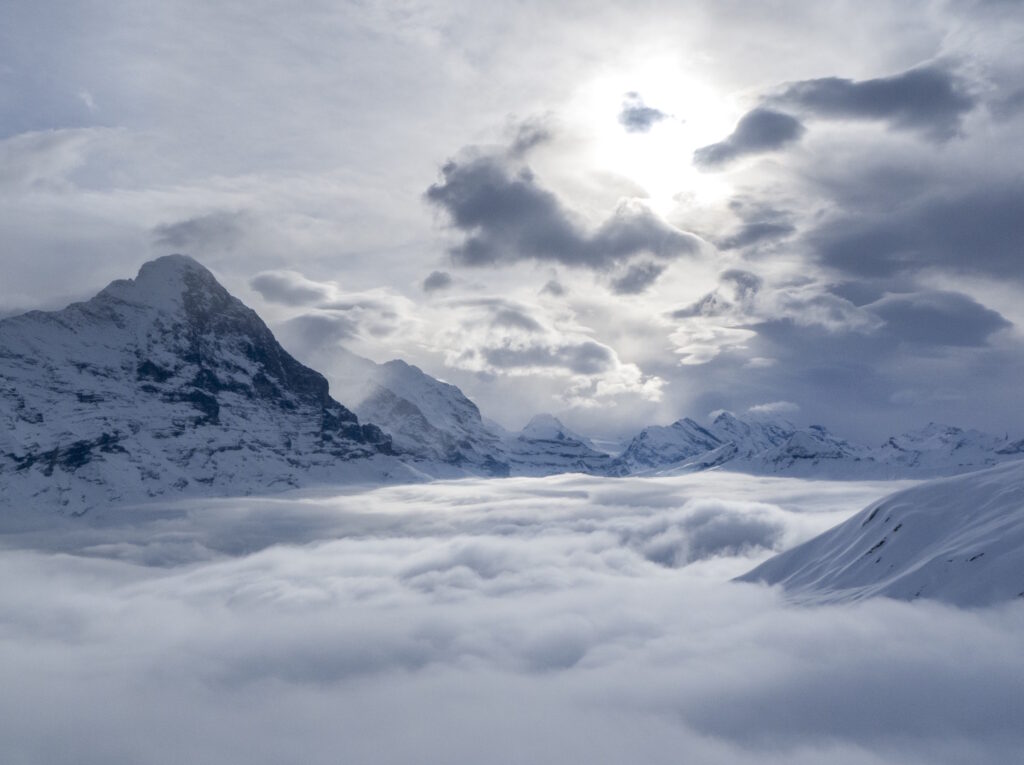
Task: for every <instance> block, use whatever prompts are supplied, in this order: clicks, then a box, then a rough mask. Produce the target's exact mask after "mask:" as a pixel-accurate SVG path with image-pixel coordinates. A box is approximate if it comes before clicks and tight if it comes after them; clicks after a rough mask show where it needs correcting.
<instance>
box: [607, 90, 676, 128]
mask: <svg viewBox="0 0 1024 765" xmlns="http://www.w3.org/2000/svg"><path fill="white" fill-rule="evenodd" d="M666 117H668V115H667V114H665V113H664V112H663V111H661V110H660V109H655V108H653V107H651V106H646V105H645V104H644V102H643V99H641V98H640V94H639V93H634V92H631V93H627V94H626V100H625V101H623V102H622V111H621V112H619V124H620V125H622V126H623V127H624V128H626V131H627V132H629V133H646V132H647V131H649V130H650V129H651V128H652V127H654V125H655V124H656V123H658V122H661V121H662V120H663V119H665V118H666Z"/></svg>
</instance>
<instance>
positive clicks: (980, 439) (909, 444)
mask: <svg viewBox="0 0 1024 765" xmlns="http://www.w3.org/2000/svg"><path fill="white" fill-rule="evenodd" d="M1022 446H1024V444H1022ZM1015 454H1024V449H1021V450H1019V451H1018V450H1017V449H1016V448H1015V447H1014V445H1013V444H1009V443H1007V441H1006V439H1002V438H999V437H998V436H993V435H991V434H989V433H982V432H981V431H979V430H964V429H962V428H956V427H952V426H950V425H939V424H937V423H934V422H930V423H928V425H926V426H925V427H924V428H921V429H920V430H916V431H911V432H909V433H904V434H903V435H900V436H894V437H893V438H890V439H889V440H888V441H886V442H885V443H884V444H882V446H881V447H880V448H879V449H878V450H877V452H876V458H877V459H878V460H879V461H881V462H884V463H885V464H887V465H892V466H894V467H900V468H909V469H912V470H914V471H915V472H916V473H918V474H920V475H922V476H924V475H932V476H940V475H949V474H950V473H952V472H963V471H965V470H966V471H970V470H979V469H981V468H983V467H988V466H991V465H995V464H996V463H997V462H1000V461H1003V460H1005V459H1006V458H1009V457H1013V456H1014V455H1015Z"/></svg>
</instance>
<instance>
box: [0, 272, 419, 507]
mask: <svg viewBox="0 0 1024 765" xmlns="http://www.w3.org/2000/svg"><path fill="white" fill-rule="evenodd" d="M0 360H2V367H0V424H2V426H3V433H2V434H0V439H2V440H0V485H2V486H3V487H4V489H5V492H6V493H7V494H8V495H9V496H10V497H12V498H13V499H14V503H15V504H19V503H20V504H23V505H25V506H27V507H30V508H35V507H39V506H58V507H62V508H64V509H66V510H67V511H69V512H81V511H84V510H85V509H88V508H89V507H91V506H93V505H98V504H102V503H105V502H109V501H115V500H135V499H138V500H141V499H145V498H148V497H153V496H159V495H162V494H168V493H177V492H186V493H192V492H200V493H213V494H224V493H249V492H252V491H264V490H270V489H273V488H283V487H288V486H297V485H299V483H300V482H302V483H307V482H310V481H313V482H315V481H318V480H320V481H324V480H352V479H363V478H365V479H367V480H379V478H380V477H383V476H384V474H386V473H388V472H389V470H390V469H397V470H399V471H401V469H402V468H401V466H400V465H399V464H398V463H397V461H395V460H393V459H389V458H388V457H387V456H386V455H390V454H391V453H392V447H391V442H390V438H389V437H388V436H387V435H385V434H384V433H383V432H382V431H381V430H380V429H379V428H377V427H375V426H373V425H363V424H360V423H359V421H358V419H357V418H356V416H355V415H354V414H353V413H352V412H351V411H349V410H348V409H346V408H345V407H344V406H342V405H341V404H339V403H338V402H337V401H335V400H333V399H332V398H331V396H330V394H329V392H328V384H327V381H326V379H325V378H324V377H323V376H322V375H320V374H319V373H317V372H315V371H313V370H312V369H309V368H308V367H305V366H303V365H302V364H300V363H299V362H298V361H296V360H295V359H294V358H292V357H291V356H290V355H289V354H288V353H287V352H286V351H285V350H284V349H283V348H282V347H281V346H280V345H279V344H278V342H277V341H276V340H275V339H274V336H273V334H272V333H271V332H270V330H269V329H268V328H267V326H266V325H265V324H264V323H263V322H262V321H261V320H260V318H259V317H258V316H257V315H256V313H255V312H254V311H252V310H251V309H249V308H247V307H246V306H245V305H243V304H242V303H241V302H240V301H239V300H237V299H236V298H234V297H232V296H231V295H230V294H229V293H228V292H227V290H225V289H224V288H223V287H222V286H221V285H220V284H219V283H218V282H217V280H216V279H215V278H214V277H213V275H212V274H211V273H210V272H209V271H207V270H206V269H205V268H203V267H202V266H201V265H200V264H198V263H197V262H195V261H194V260H192V259H191V258H188V257H185V256H182V255H171V256H167V257H163V258H160V259H158V260H155V261H152V262H150V263H147V264H145V265H144V266H143V267H142V269H141V270H140V271H139V274H138V276H137V277H136V278H135V279H134V280H119V281H116V282H113V283H112V284H110V285H109V286H108V287H106V288H105V289H104V290H102V291H101V292H100V293H99V294H98V295H97V296H96V297H94V298H93V299H91V300H89V301H87V302H84V303H76V304H74V305H71V306H69V307H67V308H65V309H64V310H61V311H55V312H39V311H36V312H32V313H28V314H24V315H22V316H16V317H13V318H10V319H6V320H4V321H2V322H0ZM390 463H394V464H393V465H391V468H389V467H388V464H390Z"/></svg>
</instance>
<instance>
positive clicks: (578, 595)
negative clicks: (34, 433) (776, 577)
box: [0, 473, 1024, 765]
mask: <svg viewBox="0 0 1024 765" xmlns="http://www.w3.org/2000/svg"><path fill="white" fill-rule="evenodd" d="M890 488H891V487H890V485H889V484H883V483H873V482H866V481H859V482H856V483H829V482H808V481H799V480H792V479H777V478H757V477H751V476H742V475H736V474H725V473H704V474H697V475H691V476H682V477H675V478H657V479H628V480H619V479H605V478H596V477H587V476H579V475H577V476H557V477H552V478H543V479H534V478H518V479H507V480H493V479H490V480H464V481H456V482H438V483H433V484H420V485H406V486H398V487H389V488H382V489H375V490H372V491H366V490H358V491H357V490H349V491H348V493H345V494H340V495H334V494H329V493H323V492H320V493H311V492H306V493H301V494H294V493H293V494H289V495H277V496H274V497H265V498H250V499H244V500H230V499H220V500H216V499H211V500H198V499H190V500H185V501H178V502H175V503H166V502H165V503H158V504H150V505H148V506H146V507H139V508H121V509H108V510H106V511H104V512H99V513H96V514H95V515H92V514H90V515H87V516H84V517H82V518H77V519H73V518H59V517H53V516H51V517H49V518H47V519H43V518H41V517H40V516H39V515H38V514H36V515H32V516H28V517H27V518H21V519H20V521H19V522H20V523H21V525H20V526H17V525H15V520H17V519H14V518H12V517H11V516H10V515H5V516H4V519H3V523H4V525H3V533H2V534H0V543H2V544H3V546H4V548H6V549H5V550H4V552H3V554H2V555H0V578H2V581H4V582H6V583H7V584H6V586H4V587H2V588H0V740H2V741H3V752H4V758H3V759H4V760H5V762H12V763H22V762H24V763H43V762H45V763H48V765H64V764H65V763H67V764H69V765H70V763H74V764H75V765H94V764H96V765H98V764H99V763H102V764H103V765H108V764H109V763H129V762H130V763H133V764H139V765H171V764H172V763H173V764H174V765H177V764H178V763H181V762H216V763H218V765H242V764H243V763H244V765H262V764H266V765H270V764H271V763H273V764H275V765H276V763H280V762H293V761H296V760H297V759H299V760H301V761H302V762H303V763H309V765H326V764H328V763H329V764H330V765H334V764H335V763H338V762H373V763H381V764H384V765H386V764H387V763H408V762H419V763H445V764H446V765H459V764H461V763H467V764H468V763H480V762H487V763H497V764H498V765H503V764H505V763H524V762H531V763H532V762H542V763H546V762H587V763H598V764H603V763H608V764H609V765H610V764H612V763H614V764H616V765H617V764H619V763H623V762H645V763H653V764H655V765H657V764H659V763H664V764H666V765H667V764H668V763H673V764H674V763H678V762H679V761H680V760H681V759H685V760H686V761H693V762H700V763H708V764H709V765H717V764H722V765H725V764H728V765H735V764H736V763H739V765H752V764H753V763H787V765H788V764H789V763H805V764H807V765H810V764H811V763H814V764H815V765H817V763H821V762H829V763H837V764H838V765H853V764H856V765H868V763H870V764H871V765H878V764H879V763H894V764H895V763H899V764H900V765H905V764H906V763H911V764H912V765H924V764H925V763H928V764H929V765H934V764H935V763H940V764H942V763H963V764H965V765H966V763H996V762H1012V761H1014V758H1015V757H1016V756H1017V754H1018V753H1019V752H1020V751H1021V748H1022V747H1024V712H1022V710H1021V707H1020V688H1021V687H1022V686H1024V655H1022V653H1021V651H1020V645H1021V639H1022V638H1024V607H1022V604H1020V603H1011V604H1008V605H1006V606H1003V607H1000V608H992V609H984V610H967V611H964V610H959V609H955V608H950V607H947V606H944V605H941V604H938V603H934V602H926V601H919V602H917V603H901V602H897V601H892V600H887V599H873V600H870V601H866V602H863V603H857V604H847V605H843V606H823V607H816V608H805V607H798V606H794V605H791V604H789V603H788V602H787V601H786V600H785V599H784V598H782V597H781V596H780V593H779V592H778V591H777V590H774V589H771V588H766V587H762V586H752V585H742V584H734V583H730V582H728V581H727V580H728V579H729V577H732V576H735V575H736V574H739V573H740V572H741V571H743V570H745V569H746V568H749V566H750V565H752V563H754V562H756V561H757V560H760V559H762V558H763V557H765V556H766V555H768V554H769V552H768V549H767V548H766V547H764V546H768V547H772V548H784V547H788V546H790V545H793V544H796V543H799V542H800V541H803V540H805V539H808V538H810V537H812V536H814V535H815V534H818V533H819V532H821V531H822V530H824V529H825V528H827V527H829V526H832V525H834V524H835V523H836V522H838V521H840V520H842V519H845V518H847V517H849V515H850V514H851V513H853V512H856V510H857V509H858V508H860V507H863V506H864V505H866V504H868V503H869V502H870V501H872V500H873V499H875V498H877V497H878V496H880V495H882V494H885V493H886V492H887V491H888V490H889V489H890ZM43 520H46V521H47V524H46V526H45V527H43V525H42V521H43Z"/></svg>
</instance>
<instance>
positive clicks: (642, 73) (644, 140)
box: [573, 62, 740, 214]
mask: <svg viewBox="0 0 1024 765" xmlns="http://www.w3.org/2000/svg"><path fill="white" fill-rule="evenodd" d="M632 93H635V94H636V96H635V101H634V103H642V105H643V106H646V107H649V108H651V109H656V110H658V112H660V113H661V114H662V115H663V116H662V117H660V118H658V119H656V120H655V121H653V122H652V123H651V124H650V127H649V128H648V129H647V130H634V131H629V130H627V129H626V128H625V126H624V125H623V124H622V123H621V122H620V121H619V115H620V114H621V113H622V110H623V106H624V104H625V103H626V102H627V100H628V98H629V96H628V94H632ZM573 112H574V118H575V120H578V122H579V124H580V125H581V128H582V130H583V131H585V133H586V134H587V135H589V136H590V139H591V140H590V145H589V150H588V154H589V156H588V157H587V160H588V162H589V164H590V165H591V166H592V167H594V168H596V169H599V170H600V171H602V172H607V173H611V174H614V175H619V176H622V177H625V178H628V179H630V180H631V181H633V182H634V183H636V184H637V185H638V186H640V187H641V188H642V189H643V190H644V192H645V193H646V194H647V196H648V199H647V203H648V204H649V205H650V206H651V207H652V209H654V210H655V211H656V212H659V213H662V214H664V213H666V212H668V211H669V210H670V209H672V208H673V207H674V206H675V204H676V201H677V198H678V197H679V195H680V194H685V195H687V196H691V197H693V198H694V199H695V200H696V201H697V202H698V204H711V203H714V202H716V201H719V200H721V199H723V198H725V197H727V196H728V195H729V192H730V186H729V184H728V182H727V181H726V180H725V179H724V178H723V176H722V175H720V174H716V173H707V172H701V171H699V170H697V168H695V167H694V165H693V162H692V158H693V152H694V150H695V149H698V148H700V147H701V146H706V145H707V144H710V143H714V142H715V141H719V140H721V139H722V138H723V137H724V136H726V135H728V134H729V132H730V131H731V130H732V128H733V127H734V125H735V122H736V119H737V117H738V115H739V114H740V110H739V109H738V108H737V106H736V105H735V104H734V103H733V102H732V101H731V100H730V99H728V98H726V97H724V96H723V95H722V94H720V93H717V92H715V91H714V89H712V88H711V87H709V86H708V85H707V84H705V83H702V82H700V81H698V80H696V79H694V78H692V77H688V76H687V75H686V74H685V73H682V72H680V71H679V68H678V64H676V63H668V62H655V63H650V64H647V65H644V66H643V67H639V68H636V69H634V70H631V71H625V72H622V73H615V74H611V75H607V76H603V77H600V78H597V79H595V80H593V81H591V82H590V83H588V84H587V85H586V86H584V87H583V88H581V90H580V92H579V97H578V99H577V102H576V103H575V104H573Z"/></svg>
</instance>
